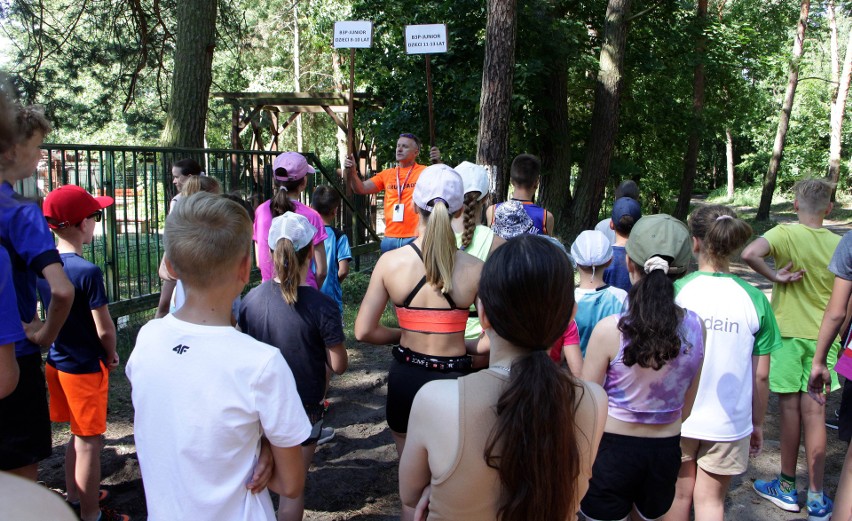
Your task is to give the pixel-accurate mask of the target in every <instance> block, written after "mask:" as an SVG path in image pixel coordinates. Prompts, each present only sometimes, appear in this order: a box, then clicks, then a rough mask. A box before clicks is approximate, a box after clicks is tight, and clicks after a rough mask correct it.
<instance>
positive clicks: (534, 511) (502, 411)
mask: <svg viewBox="0 0 852 521" xmlns="http://www.w3.org/2000/svg"><path fill="white" fill-rule="evenodd" d="M578 387H579V386H578V384H577V382H576V381H575V380H574V379H573V378H572V377H571V376H570V373H568V372H567V371H565V370H563V369H561V368H559V366H557V365H556V364H554V363H553V361H552V360H551V359H550V357H549V356H548V355H547V351H546V350H543V349H540V350H537V351H533V352H532V353H530V354H529V355H528V356H525V357H523V358H521V359H519V360H517V361H516V362H515V363H514V364H513V365H512V371H511V377H510V379H509V383H508V385H507V386H506V389H505V390H504V391H503V394H502V395H500V399H499V400H498V401H497V407H496V410H497V422H496V423H495V425H494V430H492V431H491V434H490V436H489V438H488V442H487V444H486V446H485V454H484V456H485V461H486V463H487V464H488V466H489V467H491V468H494V469H497V472H498V474H499V475H500V484H501V485H502V491H503V493H502V495H501V498H500V509H499V510H498V512H497V518H498V519H500V520H501V521H523V520H527V519H568V516H569V515H571V514H573V513H574V512H569V508H570V507H571V506H572V505H576V501H578V500H579V498H577V497H576V488H575V486H574V485H573V484H574V483H575V482H576V481H577V479H578V478H579V476H580V451H579V448H578V447H577V435H576V433H575V431H574V415H575V412H576V406H575V403H576V400H577V388H578ZM554 455H558V457H554ZM557 483H558V484H560V486H559V487H556V486H554V484H557ZM564 484H570V485H572V486H568V487H567V489H566V487H564Z"/></svg>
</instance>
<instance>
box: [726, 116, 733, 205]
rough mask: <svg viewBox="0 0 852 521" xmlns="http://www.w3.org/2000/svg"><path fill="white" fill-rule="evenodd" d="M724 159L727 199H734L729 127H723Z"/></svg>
mask: <svg viewBox="0 0 852 521" xmlns="http://www.w3.org/2000/svg"><path fill="white" fill-rule="evenodd" d="M725 138H726V139H725V159H726V164H727V165H728V201H731V200H733V199H734V136H733V134H731V129H730V128H726V129H725Z"/></svg>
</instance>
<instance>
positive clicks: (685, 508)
mask: <svg viewBox="0 0 852 521" xmlns="http://www.w3.org/2000/svg"><path fill="white" fill-rule="evenodd" d="M697 468H698V466H697V465H696V464H695V460H689V461H684V462H682V463H681V464H680V472H678V475H677V485H675V498H674V501H673V502H672V507H671V508H670V509H669V511H668V512H667V513H666V515H665V516H664V517H663V519H664V520H665V521H689V511H690V510H691V509H692V495H693V493H694V491H695V473H696V469H697Z"/></svg>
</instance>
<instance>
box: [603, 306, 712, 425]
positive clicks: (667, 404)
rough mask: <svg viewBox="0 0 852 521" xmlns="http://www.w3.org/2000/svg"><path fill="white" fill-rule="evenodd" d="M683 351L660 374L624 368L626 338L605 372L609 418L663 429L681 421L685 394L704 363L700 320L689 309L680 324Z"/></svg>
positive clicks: (648, 368) (645, 369)
mask: <svg viewBox="0 0 852 521" xmlns="http://www.w3.org/2000/svg"><path fill="white" fill-rule="evenodd" d="M680 336H681V348H680V353H679V354H678V355H677V357H675V358H674V360H669V361H668V362H666V365H664V366H663V367H661V368H660V369H658V370H654V369H652V368H650V367H641V366H640V365H639V364H634V365H632V366H630V367H628V366H626V365H624V361H623V357H624V347H625V345H626V341H625V338H624V337H623V336H622V338H621V347H620V348H619V350H618V355H617V356H616V357H615V359H614V360H613V361H612V362H610V364H609V368H608V369H607V371H606V381H605V382H604V390H606V394H607V397H608V399H609V412H608V414H609V415H610V416H612V417H613V418H615V419H617V420H621V421H624V422H629V423H643V424H657V425H664V424H668V423H672V422H674V421H676V420H678V419H679V418H680V416H681V410H682V409H683V402H684V399H685V397H686V391H687V389H689V386H690V384H691V383H692V379H693V378H694V377H695V374H696V373H697V372H698V369H699V367H701V362H702V360H704V337H703V334H702V327H701V319H700V318H699V317H698V315H696V314H695V313H693V312H692V311H689V310H687V309H685V310H684V317H683V321H682V322H681V324H680Z"/></svg>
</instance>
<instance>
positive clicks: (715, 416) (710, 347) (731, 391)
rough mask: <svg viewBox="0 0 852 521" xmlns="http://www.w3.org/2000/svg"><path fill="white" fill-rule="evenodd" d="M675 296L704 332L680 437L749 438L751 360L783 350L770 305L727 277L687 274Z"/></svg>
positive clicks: (757, 293)
mask: <svg viewBox="0 0 852 521" xmlns="http://www.w3.org/2000/svg"><path fill="white" fill-rule="evenodd" d="M675 290H676V291H677V297H676V298H675V302H676V303H677V305H679V306H681V307H684V308H686V309H689V310H692V311H694V312H695V313H697V314H698V316H700V317H701V319H702V320H703V322H704V327H705V328H706V330H707V340H706V341H705V342H704V366H703V368H702V369H701V380H700V382H699V384H698V393H697V395H696V396H695V404H694V405H693V406H692V413H691V414H690V415H689V418H687V420H686V421H685V422H684V423H683V427H682V428H681V436H684V437H686V438H693V439H698V440H707V441H736V440H741V439H743V438H745V437H746V436H748V435H750V434H751V432H752V421H751V409H752V400H751V399H752V358H751V357H752V356H753V355H766V354H769V353H770V352H772V351H774V350H775V349H777V348H779V347H781V333H780V332H779V331H778V324H777V323H776V322H775V315H774V314H773V313H772V307H771V306H770V304H769V300H767V298H766V296H764V294H763V293H761V292H760V290H758V289H757V288H755V287H754V286H752V285H750V284H749V283H748V282H745V281H744V280H742V279H741V278H739V277H737V276H736V275H732V274H730V273H709V272H701V271H699V272H695V273H690V274H689V275H687V276H686V277H684V278H682V279H680V280H677V281H675Z"/></svg>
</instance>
